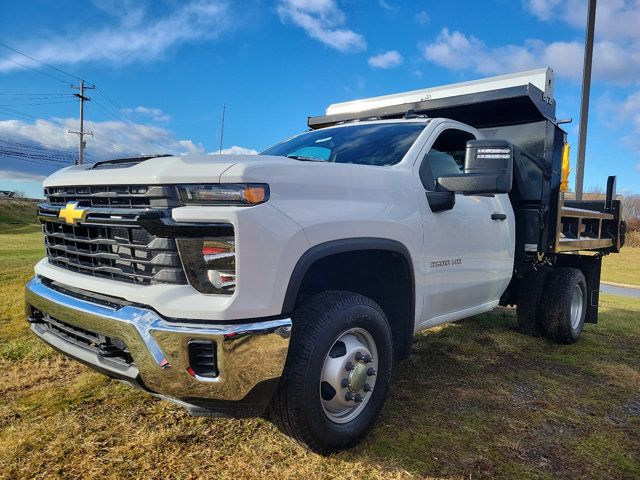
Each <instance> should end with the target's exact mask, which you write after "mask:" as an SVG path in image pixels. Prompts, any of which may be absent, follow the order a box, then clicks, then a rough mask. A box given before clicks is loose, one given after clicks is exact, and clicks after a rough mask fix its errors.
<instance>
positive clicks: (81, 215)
mask: <svg viewBox="0 0 640 480" xmlns="http://www.w3.org/2000/svg"><path fill="white" fill-rule="evenodd" d="M86 216H87V209H86V208H80V207H78V202H69V203H67V204H66V205H65V207H64V208H62V209H61V210H60V212H59V213H58V218H62V219H64V221H65V222H66V223H67V225H76V224H77V223H78V221H82V220H84V219H85V217H86Z"/></svg>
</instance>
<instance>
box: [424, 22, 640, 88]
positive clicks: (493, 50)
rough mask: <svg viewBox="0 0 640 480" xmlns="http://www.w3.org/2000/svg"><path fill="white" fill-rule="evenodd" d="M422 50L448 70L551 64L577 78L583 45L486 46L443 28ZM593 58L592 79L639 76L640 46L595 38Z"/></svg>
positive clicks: (498, 70)
mask: <svg viewBox="0 0 640 480" xmlns="http://www.w3.org/2000/svg"><path fill="white" fill-rule="evenodd" d="M421 50H422V54H423V55H424V57H425V58H426V59H427V60H429V61H431V62H432V63H435V64H436V65H440V66H442V67H446V68H448V69H451V70H472V71H475V72H477V73H481V74H486V75H493V74H501V73H509V72H517V71H521V70H528V69H532V68H540V67H545V66H551V67H552V68H553V69H554V71H555V73H556V74H557V75H559V76H561V77H565V78H570V79H573V80H579V79H580V78H581V75H582V58H583V45H582V43H581V42H578V41H572V42H551V43H545V42H543V41H541V40H527V41H525V42H524V43H523V44H522V45H502V46H499V47H489V46H488V45H487V44H485V43H484V42H483V41H482V40H480V39H479V38H477V37H474V36H467V35H465V34H464V33H462V32H459V31H453V32H451V31H449V29H447V28H444V29H443V30H441V31H440V33H439V35H438V37H437V38H436V39H435V41H433V42H431V43H428V44H425V45H422V46H421ZM593 58H594V61H593V76H594V78H595V79H599V80H604V81H614V82H616V81H617V82H636V81H637V79H638V77H639V76H640V49H636V48H635V47H634V46H633V45H624V44H619V43H614V42H610V41H600V42H596V44H595V46H594V55H593Z"/></svg>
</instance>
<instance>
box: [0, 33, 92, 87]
mask: <svg viewBox="0 0 640 480" xmlns="http://www.w3.org/2000/svg"><path fill="white" fill-rule="evenodd" d="M0 47H4V48H6V49H8V50H11V51H12V52H14V53H17V54H18V55H22V56H23V57H27V58H28V59H29V60H33V61H34V62H36V63H39V64H40V65H43V66H45V67H49V68H52V69H53V70H55V71H57V72H60V73H62V74H64V75H68V76H70V77H72V78H75V79H76V80H80V81H82V79H81V78H80V77H78V76H77V75H73V74H72V73H69V72H65V71H64V70H62V69H60V68H58V67H54V66H53V65H49V64H48V63H45V62H41V61H40V60H37V59H35V58H33V57H30V56H29V55H27V54H26V53H22V52H20V51H18V50H16V49H15V48H12V47H10V46H8V45H5V44H4V43H1V42H0Z"/></svg>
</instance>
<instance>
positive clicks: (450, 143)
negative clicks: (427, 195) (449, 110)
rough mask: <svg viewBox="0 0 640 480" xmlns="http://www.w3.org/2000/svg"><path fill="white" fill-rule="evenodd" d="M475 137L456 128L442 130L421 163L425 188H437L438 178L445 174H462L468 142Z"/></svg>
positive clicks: (421, 176)
mask: <svg viewBox="0 0 640 480" xmlns="http://www.w3.org/2000/svg"><path fill="white" fill-rule="evenodd" d="M475 138H476V137H475V136H474V135H473V134H472V133H469V132H465V131H464V130H457V129H454V128H449V129H447V130H444V131H443V132H441V133H440V135H438V138H437V139H436V141H435V143H434V144H433V146H432V147H431V150H429V151H428V152H427V154H426V155H425V156H424V159H422V164H421V165H420V180H422V184H423V185H424V188H426V189H427V190H435V189H436V179H437V178H438V177H442V176H443V175H461V174H462V173H463V172H464V153H465V150H466V148H467V142H468V141H469V140H475Z"/></svg>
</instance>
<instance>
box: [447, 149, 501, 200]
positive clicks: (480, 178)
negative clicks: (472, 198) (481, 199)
mask: <svg viewBox="0 0 640 480" xmlns="http://www.w3.org/2000/svg"><path fill="white" fill-rule="evenodd" d="M512 184H513V147H512V146H511V144H510V143H509V142H507V141H505V140H469V141H468V142H467V149H466V152H465V159H464V174H462V175H444V176H442V177H438V185H437V190H438V191H449V192H458V193H471V194H473V193H485V194H486V193H509V192H510V191H511V187H512Z"/></svg>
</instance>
